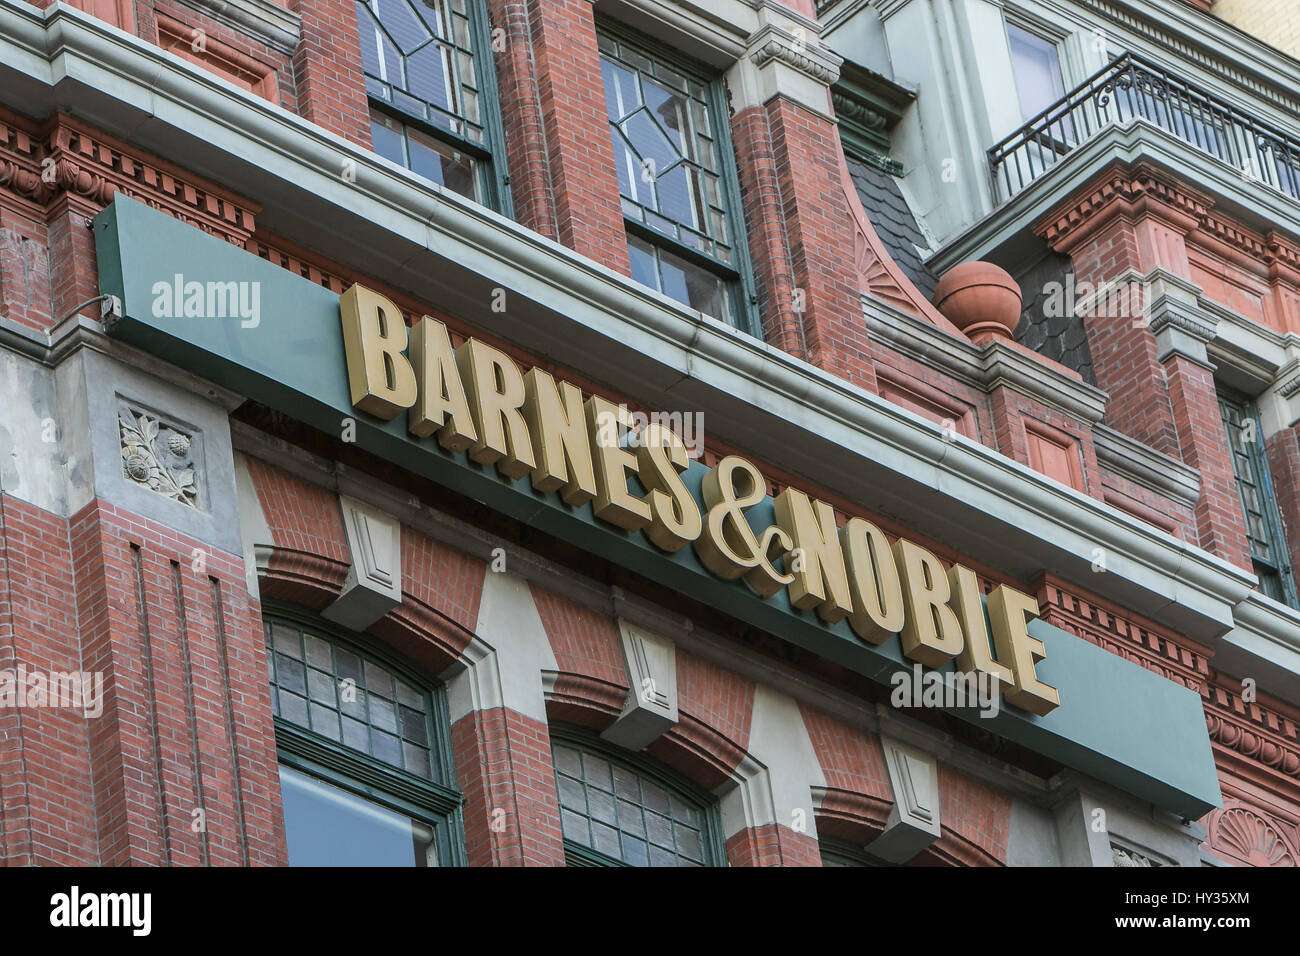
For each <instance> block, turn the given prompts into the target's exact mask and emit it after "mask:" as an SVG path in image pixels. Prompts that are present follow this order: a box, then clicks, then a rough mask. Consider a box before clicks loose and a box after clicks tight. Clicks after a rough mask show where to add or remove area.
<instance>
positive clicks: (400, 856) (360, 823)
mask: <svg viewBox="0 0 1300 956" xmlns="http://www.w3.org/2000/svg"><path fill="white" fill-rule="evenodd" d="M280 792H281V795H282V797H283V800H284V824H285V839H286V841H287V843H288V848H289V865H290V866H437V865H438V860H437V852H436V849H435V847H434V841H433V828H432V827H431V826H429V825H428V824H426V823H423V822H421V821H418V820H412V819H411V818H410V817H408V816H406V815H405V814H401V813H397V812H396V811H393V810H389V809H388V808H387V807H382V806H380V805H379V804H377V803H374V802H372V801H369V800H366V799H363V798H362V797H359V796H357V795H355V794H352V793H349V792H348V791H346V790H343V789H340V788H339V787H335V786H331V785H330V784H327V783H324V782H322V781H320V780H317V779H315V778H314V777H309V776H307V775H306V774H303V773H299V772H298V771H296V770H292V769H290V768H289V767H283V766H282V767H281V768H280Z"/></svg>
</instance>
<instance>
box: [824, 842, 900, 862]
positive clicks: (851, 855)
mask: <svg viewBox="0 0 1300 956" xmlns="http://www.w3.org/2000/svg"><path fill="white" fill-rule="evenodd" d="M817 849H818V851H819V852H820V853H821V858H822V866H885V865H886V864H884V863H882V862H881V861H880V860H877V859H875V858H874V857H872V856H871V855H870V854H869V853H867V851H866V850H864V849H863V848H862V847H860V846H858V845H857V844H856V843H850V842H849V841H848V840H844V839H841V838H840V837H831V836H823V837H819V838H818V840H817Z"/></svg>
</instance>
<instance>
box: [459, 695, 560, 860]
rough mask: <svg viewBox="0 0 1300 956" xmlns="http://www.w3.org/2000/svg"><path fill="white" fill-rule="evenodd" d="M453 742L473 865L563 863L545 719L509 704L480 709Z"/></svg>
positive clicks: (469, 716)
mask: <svg viewBox="0 0 1300 956" xmlns="http://www.w3.org/2000/svg"><path fill="white" fill-rule="evenodd" d="M451 742H452V754H453V759H454V761H455V764H456V778H457V782H458V783H459V785H460V789H461V793H462V794H463V795H464V797H465V805H464V811H463V812H464V820H465V852H466V855H467V856H468V859H469V864H470V866H563V865H564V847H563V844H562V839H563V838H562V836H561V834H560V819H559V810H558V807H559V796H558V795H557V794H556V792H555V766H554V764H553V763H552V762H551V737H550V732H549V731H548V729H547V727H546V725H545V724H543V723H541V722H539V721H536V720H533V719H532V718H530V717H526V716H524V715H523V714H520V713H518V712H516V711H513V710H509V709H507V708H503V707H497V708H493V709H490V710H479V711H473V712H471V713H469V714H466V715H465V716H464V717H462V718H461V719H460V720H458V721H456V723H455V724H453V725H452V728H451Z"/></svg>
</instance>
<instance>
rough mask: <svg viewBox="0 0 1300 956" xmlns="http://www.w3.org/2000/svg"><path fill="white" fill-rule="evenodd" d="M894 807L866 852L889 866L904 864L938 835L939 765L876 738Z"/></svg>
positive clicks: (930, 758)
mask: <svg viewBox="0 0 1300 956" xmlns="http://www.w3.org/2000/svg"><path fill="white" fill-rule="evenodd" d="M880 747H881V750H882V751H883V752H884V755H885V772H886V773H887V774H888V775H889V785H890V788H891V789H892V790H893V793H894V805H893V806H892V807H891V808H890V810H889V818H888V819H887V820H886V821H885V830H884V832H883V833H881V834H880V835H879V836H878V837H876V838H875V839H874V840H872V841H871V842H870V843H869V844H867V847H866V849H867V852H868V853H870V854H871V855H872V856H875V857H878V858H880V859H882V860H885V861H887V862H889V863H906V862H907V861H908V860H910V859H912V858H913V857H914V856H916V855H917V854H918V853H920V852H921V851H922V850H924V849H925V848H926V847H928V846H929V845H930V844H932V843H934V841H935V840H937V839H939V837H940V836H941V835H942V831H941V830H940V825H941V819H940V813H939V764H938V761H937V760H935V758H934V757H933V756H932V755H930V754H928V753H926V752H925V751H923V750H919V749H918V748H916V747H912V746H909V745H908V744H904V743H901V742H899V741H897V740H894V739H892V738H890V737H885V736H882V737H881V738H880Z"/></svg>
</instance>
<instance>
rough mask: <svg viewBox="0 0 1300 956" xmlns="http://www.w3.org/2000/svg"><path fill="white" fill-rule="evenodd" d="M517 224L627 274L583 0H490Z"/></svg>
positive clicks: (587, 2) (591, 26)
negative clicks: (498, 38) (498, 42)
mask: <svg viewBox="0 0 1300 956" xmlns="http://www.w3.org/2000/svg"><path fill="white" fill-rule="evenodd" d="M491 10H492V17H493V22H494V24H495V25H496V27H497V28H499V29H502V30H504V31H505V50H504V51H501V52H498V53H497V54H496V57H497V61H496V62H497V70H498V75H499V77H500V80H501V100H502V117H503V120H504V121H505V124H506V136H507V139H508V140H509V141H510V148H509V150H508V153H509V157H510V158H509V163H510V178H511V194H512V196H513V197H514V201H515V208H516V211H517V214H518V215H519V217H520V221H521V222H523V223H524V225H527V226H529V227H530V228H533V229H536V230H537V231H538V232H540V233H542V234H543V235H546V236H552V237H554V238H557V239H559V241H560V242H562V243H563V244H564V245H566V246H568V247H569V248H571V249H573V250H574V251H576V252H579V253H581V254H582V255H584V256H588V257H590V258H592V259H595V260H596V261H597V262H599V263H601V264H602V265H605V266H608V267H609V268H611V269H614V270H616V271H618V272H621V273H623V274H625V275H626V274H628V273H630V272H631V266H630V265H629V262H628V255H627V236H626V233H625V231H624V228H623V210H622V205H621V204H620V202H619V192H618V179H617V177H616V175H615V168H614V147H613V144H612V142H611V140H610V138H609V119H608V116H607V114H606V111H605V83H604V79H603V78H602V76H601V72H600V55H599V51H598V50H597V47H596V23H595V17H594V13H593V10H592V5H591V0H492V3H491Z"/></svg>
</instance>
